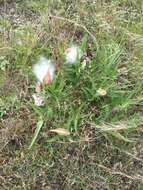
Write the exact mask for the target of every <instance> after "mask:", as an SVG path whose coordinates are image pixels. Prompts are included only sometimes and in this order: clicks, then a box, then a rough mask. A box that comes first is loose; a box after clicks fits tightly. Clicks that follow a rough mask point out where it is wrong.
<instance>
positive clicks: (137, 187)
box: [0, 0, 143, 190]
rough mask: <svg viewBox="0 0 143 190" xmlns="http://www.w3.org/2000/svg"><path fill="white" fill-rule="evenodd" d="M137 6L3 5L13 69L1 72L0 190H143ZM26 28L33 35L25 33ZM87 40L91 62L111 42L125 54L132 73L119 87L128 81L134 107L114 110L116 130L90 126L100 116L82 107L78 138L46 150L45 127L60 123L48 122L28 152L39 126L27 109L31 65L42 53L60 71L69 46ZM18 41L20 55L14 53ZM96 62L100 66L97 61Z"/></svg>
mask: <svg viewBox="0 0 143 190" xmlns="http://www.w3.org/2000/svg"><path fill="white" fill-rule="evenodd" d="M55 1H56V0H55ZM45 2H46V1H45ZM53 2H54V1H53ZM140 4H141V3H140V2H138V1H130V2H129V1H127V0H124V1H122V2H121V1H114V2H113V1H108V2H107V1H102V2H101V3H97V2H96V1H90V0H87V1H84V0H80V1H69V2H65V1H62V2H61V3H50V5H48V1H47V2H46V4H43V3H42V2H41V3H38V2H37V3H36V1H30V3H28V2H27V3H26V4H24V1H23V2H19V1H18V2H13V3H6V2H5V3H4V4H2V6H3V8H4V9H3V11H2V12H1V18H0V22H1V24H2V27H1V28H0V30H1V31H0V32H1V36H0V41H1V46H0V51H1V55H2V56H6V58H7V59H8V60H9V61H10V63H12V64H11V65H7V66H6V68H5V71H2V70H0V74H1V75H0V81H1V82H2V85H0V88H1V89H0V92H2V93H1V96H0V106H1V107H0V114H1V118H0V122H1V123H0V124H1V126H0V162H1V165H0V184H1V185H0V189H3V190H9V189H10V190H16V189H17V190H18V189H33V190H34V189H40V190H42V189H43V190H45V189H47V190H62V189H65V190H68V189H69V190H70V189H73V190H95V189H97V190H98V189H100V190H106V189H108V190H110V189H116V190H117V189H123V190H132V189H133V190H141V189H143V172H142V169H143V160H142V158H143V141H142V132H143V129H142V101H141V102H140V101H138V100H139V99H140V98H142V85H143V84H142V82H141V79H142V72H141V71H142V69H141V63H142V60H143V56H142V52H141V50H140V48H142V45H143V44H142V32H143V31H142V10H141V8H140ZM0 10H1V9H0ZM11 11H14V12H15V14H13V13H11ZM15 18H16V19H15ZM18 20H19V21H18ZM31 23H33V24H31ZM21 25H22V27H21ZM23 26H24V27H23ZM31 26H32V29H31V28H30V27H31ZM27 27H28V28H30V29H28V30H25V28H27ZM134 28H135V29H134ZM16 31H20V32H16ZM17 34H18V35H17ZM47 34H48V35H47ZM85 34H87V54H88V56H89V57H91V58H93V57H96V56H97V54H98V53H99V54H100V57H101V58H102V56H103V54H102V53H103V49H104V47H105V46H106V45H107V44H109V42H115V43H118V44H119V45H120V46H121V47H123V52H122V54H121V60H122V64H125V65H128V68H129V70H130V71H129V75H125V74H122V73H121V76H120V78H119V82H120V80H122V79H129V81H130V84H131V85H130V89H134V86H136V85H139V88H137V87H136V88H135V90H136V93H134V97H132V99H134V100H135V102H136V103H135V104H133V105H132V104H130V102H129V104H130V105H129V106H126V105H124V107H122V108H121V107H113V108H114V109H113V110H112V114H111V115H110V117H113V119H114V120H115V121H116V120H117V119H118V120H119V121H118V123H117V122H114V120H113V122H111V118H108V120H107V121H106V122H102V125H100V123H98V124H96V122H95V121H92V115H93V114H94V116H98V113H99V112H101V111H102V109H103V108H99V107H98V106H97V105H95V106H94V103H91V104H87V108H88V110H86V111H85V113H86V114H87V115H89V117H88V119H87V117H86V118H85V119H83V120H80V122H81V123H80V125H81V127H80V129H79V134H78V135H74V134H73V135H72V138H71V139H68V138H66V137H65V138H64V137H63V138H60V139H58V140H56V141H55V142H48V140H47V139H49V138H52V137H53V135H52V134H51V133H49V130H47V126H48V127H51V129H52V127H53V125H54V124H53V123H54V122H55V123H56V121H57V120H58V119H59V118H58V117H57V118H56V119H54V118H51V119H49V121H46V122H45V125H44V127H43V128H42V130H41V133H40V134H39V137H38V139H37V141H36V143H35V145H34V146H33V147H32V149H30V150H28V146H29V144H30V142H31V139H32V137H33V135H34V131H35V128H36V122H37V119H38V118H40V117H39V115H38V114H37V113H36V112H35V111H33V109H32V108H31V107H30V106H29V105H28V104H27V102H32V101H33V100H32V98H31V94H32V92H33V84H34V82H33V80H34V79H33V75H32V73H31V66H32V64H33V63H34V61H35V58H36V57H37V56H38V55H39V54H43V53H44V54H48V55H50V56H51V58H52V59H53V60H54V61H55V62H56V66H57V68H59V67H60V68H61V67H62V65H63V62H64V58H63V57H62V55H63V51H64V49H66V48H67V46H68V44H69V42H70V40H73V41H75V42H76V43H77V44H80V43H81V41H82V38H83V37H84V36H85ZM13 36H15V37H16V38H13ZM25 36H27V37H25ZM19 37H20V38H21V39H22V40H23V41H22V42H23V44H24V46H23V47H17V46H16V39H18V38H19ZM110 48H111V49H112V48H113V47H111V46H110ZM98 51H99V52H98ZM96 61H97V63H98V61H99V60H98V57H96ZM122 66H124V65H122ZM136 79H138V81H136ZM130 89H128V90H130ZM75 96H76V95H75ZM103 100H104V98H103ZM1 102H2V103H3V104H2V103H1ZM76 102H77V100H75V104H76ZM107 112H108V110H107V111H106V112H105V113H103V115H102V117H104V114H105V115H106V114H107ZM64 114H66V113H64ZM124 117H125V118H124ZM122 118H124V120H123V119H122ZM67 119H68V118H67ZM90 119H91V121H90ZM87 120H88V121H87ZM103 121H104V118H103ZM58 122H59V125H64V124H65V123H66V122H67V121H63V120H62V117H61V118H60V119H59V120H58ZM69 122H70V121H69Z"/></svg>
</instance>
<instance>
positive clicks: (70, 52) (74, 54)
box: [65, 45, 83, 64]
mask: <svg viewBox="0 0 143 190" xmlns="http://www.w3.org/2000/svg"><path fill="white" fill-rule="evenodd" d="M65 55H66V62H65V63H66V64H68V63H70V64H74V63H75V61H76V59H77V58H78V59H80V58H81V57H82V55H83V52H82V51H81V49H80V48H79V47H77V46H75V45H72V46H71V48H68V49H67V50H66V52H65Z"/></svg>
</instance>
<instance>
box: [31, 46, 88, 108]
mask: <svg viewBox="0 0 143 190" xmlns="http://www.w3.org/2000/svg"><path fill="white" fill-rule="evenodd" d="M82 56H83V52H82V50H81V49H80V48H79V47H78V46H75V45H72V46H71V48H68V49H67V50H66V51H65V57H66V61H65V64H74V63H76V60H80V58H81V57H82ZM81 64H82V67H83V68H84V67H85V63H84V64H83V63H81ZM33 73H34V74H35V75H36V77H37V79H38V81H39V84H38V83H37V87H36V89H38V90H36V91H37V95H33V98H34V102H35V104H36V105H37V106H42V105H43V104H44V103H43V102H44V96H40V95H39V94H40V92H41V84H51V83H52V81H53V79H54V76H55V66H54V65H53V64H52V62H51V60H50V59H47V58H45V57H44V56H40V57H39V59H38V60H37V62H36V64H35V65H34V66H33Z"/></svg>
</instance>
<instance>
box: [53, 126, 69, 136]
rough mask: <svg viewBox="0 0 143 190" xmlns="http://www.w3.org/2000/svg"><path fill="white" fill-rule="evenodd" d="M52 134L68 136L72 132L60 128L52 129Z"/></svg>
mask: <svg viewBox="0 0 143 190" xmlns="http://www.w3.org/2000/svg"><path fill="white" fill-rule="evenodd" d="M50 131H51V132H54V133H58V134H59V135H63V136H67V135H70V132H69V131H68V130H67V129H63V128H58V129H51V130H50Z"/></svg>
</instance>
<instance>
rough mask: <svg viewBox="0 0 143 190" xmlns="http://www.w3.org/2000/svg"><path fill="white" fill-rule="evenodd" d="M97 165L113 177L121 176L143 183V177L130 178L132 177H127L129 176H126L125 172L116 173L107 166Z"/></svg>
mask: <svg viewBox="0 0 143 190" xmlns="http://www.w3.org/2000/svg"><path fill="white" fill-rule="evenodd" d="M97 165H98V167H100V168H103V169H105V170H106V171H107V172H109V173H112V174H113V175H121V176H123V177H126V178H129V179H132V180H136V181H140V182H143V177H142V176H140V175H138V176H130V175H127V174H125V173H123V172H118V171H114V170H112V169H110V168H107V167H106V166H103V165H101V164H97Z"/></svg>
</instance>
